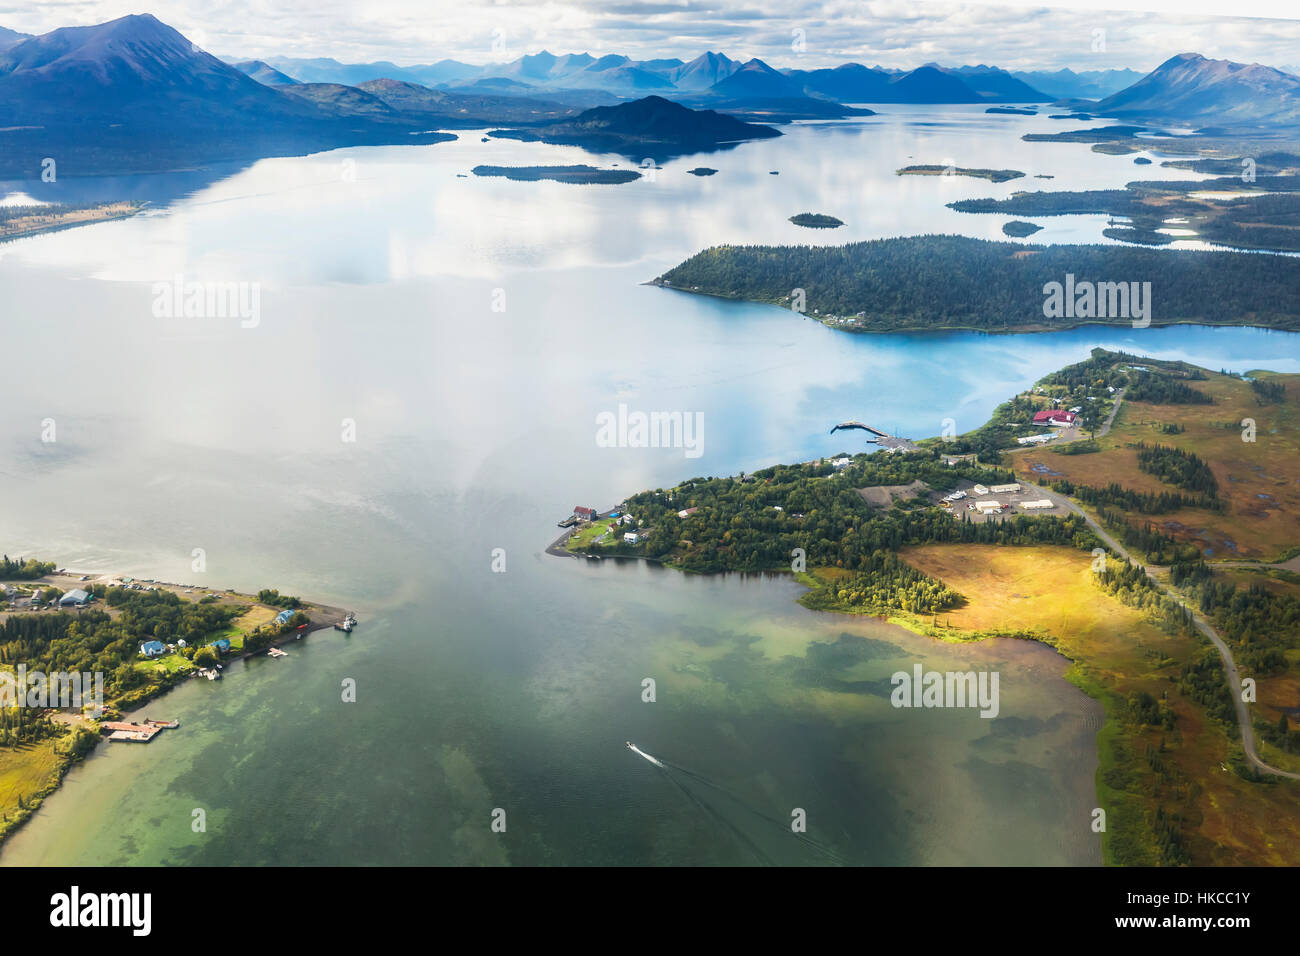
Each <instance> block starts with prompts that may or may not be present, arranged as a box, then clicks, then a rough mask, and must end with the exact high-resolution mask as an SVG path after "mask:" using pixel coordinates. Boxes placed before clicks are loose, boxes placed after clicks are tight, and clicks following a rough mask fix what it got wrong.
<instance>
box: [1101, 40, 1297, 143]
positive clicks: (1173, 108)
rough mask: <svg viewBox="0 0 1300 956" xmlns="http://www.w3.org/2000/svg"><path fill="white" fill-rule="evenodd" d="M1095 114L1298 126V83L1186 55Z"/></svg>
mask: <svg viewBox="0 0 1300 956" xmlns="http://www.w3.org/2000/svg"><path fill="white" fill-rule="evenodd" d="M1097 112H1099V113H1103V114H1105V115H1107V116H1121V117H1151V118H1160V119H1173V120H1182V121H1186V122H1206V123H1209V122H1213V123H1214V124H1215V125H1216V126H1277V125H1283V124H1294V123H1296V122H1300V77H1296V76H1292V75H1291V74H1290V73H1283V72H1282V71H1281V70H1276V69H1274V68H1272V67H1268V66H1261V65H1260V64H1258V63H1251V64H1245V63H1234V62H1232V61H1230V60H1209V59H1206V58H1205V57H1203V56H1201V55H1200V54H1198V53H1182V54H1179V55H1178V56H1175V57H1170V58H1169V59H1168V60H1166V61H1165V62H1164V63H1162V64H1160V66H1159V67H1157V68H1156V69H1155V70H1153V71H1152V72H1151V73H1149V74H1147V75H1146V76H1144V77H1143V78H1142V79H1140V80H1138V81H1137V82H1136V83H1134V84H1133V85H1132V86H1130V87H1128V88H1126V89H1124V90H1121V91H1120V92H1118V93H1115V94H1114V95H1112V96H1108V97H1106V98H1105V99H1103V100H1102V101H1101V102H1100V103H1098V104H1097Z"/></svg>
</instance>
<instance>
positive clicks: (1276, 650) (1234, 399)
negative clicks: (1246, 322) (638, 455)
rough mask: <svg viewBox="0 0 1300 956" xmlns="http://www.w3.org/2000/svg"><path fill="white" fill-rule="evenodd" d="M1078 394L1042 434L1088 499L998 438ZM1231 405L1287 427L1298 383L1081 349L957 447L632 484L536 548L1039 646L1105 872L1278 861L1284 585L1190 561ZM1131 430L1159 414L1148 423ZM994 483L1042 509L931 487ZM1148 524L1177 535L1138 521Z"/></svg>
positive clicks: (1294, 747)
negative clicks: (1241, 697)
mask: <svg viewBox="0 0 1300 956" xmlns="http://www.w3.org/2000/svg"><path fill="white" fill-rule="evenodd" d="M1121 400H1122V402H1121ZM1090 402H1091V404H1093V405H1094V406H1096V407H1095V409H1094V410H1093V412H1092V413H1091V414H1087V415H1082V416H1080V420H1079V422H1078V423H1077V424H1072V425H1071V426H1070V427H1069V428H1067V429H1065V430H1064V434H1062V435H1061V436H1060V437H1059V438H1058V439H1057V441H1058V442H1064V443H1069V442H1078V443H1079V444H1080V445H1081V446H1084V445H1089V444H1090V445H1092V446H1093V447H1091V448H1087V449H1086V453H1085V454H1081V455H1078V456H1073V457H1068V458H1063V457H1060V456H1053V458H1054V459H1055V460H1056V461H1059V462H1065V461H1069V462H1080V463H1086V464H1081V465H1080V467H1081V468H1091V469H1093V470H1092V472H1091V474H1094V475H1098V476H1099V478H1098V479H1094V481H1095V482H1096V483H1095V484H1088V485H1084V484H1083V483H1082V482H1081V481H1067V480H1065V479H1063V478H1061V477H1060V476H1059V474H1058V475H1054V474H1051V473H1048V474H1044V471H1043V470H1042V469H1041V468H1040V462H1041V452H1042V449H1036V448H1032V447H1028V448H1025V447H1021V446H1020V445H1019V444H1018V442H1017V435H1018V434H1019V433H1021V432H1023V431H1024V425H1023V424H1017V423H1023V422H1024V421H1025V420H1026V417H1030V418H1032V417H1033V413H1034V412H1035V410H1040V411H1050V410H1053V409H1062V408H1064V407H1066V406H1067V405H1070V404H1072V403H1077V404H1078V405H1082V406H1086V405H1088V404H1089V403H1090ZM1252 407H1254V408H1255V409H1256V411H1255V414H1256V415H1260V416H1263V415H1265V414H1269V415H1270V418H1271V419H1274V420H1276V416H1278V415H1285V416H1287V417H1286V419H1285V421H1286V422H1292V421H1296V420H1300V376H1297V375H1290V376H1281V375H1262V374H1261V373H1250V374H1249V375H1241V374H1235V373H1227V372H1220V373H1217V374H1216V373H1212V372H1210V371H1209V370H1206V369H1200V368H1197V367H1195V366H1192V365H1189V364H1187V363H1182V362H1174V361H1157V360H1152V359H1148V358H1144V357H1139V356H1136V355H1129V354H1125V353H1122V352H1110V351H1106V350H1103V349H1095V350H1094V351H1093V353H1092V356H1091V357H1090V358H1089V359H1087V360H1085V361H1083V362H1080V363H1077V364H1075V365H1072V366H1067V367H1066V368H1064V369H1061V370H1059V371H1057V372H1054V373H1051V374H1050V375H1048V376H1045V377H1044V378H1043V379H1041V380H1040V381H1039V382H1038V383H1037V384H1036V385H1034V386H1033V387H1032V388H1030V389H1028V390H1027V391H1025V392H1024V393H1022V394H1020V395H1017V396H1016V397H1015V398H1014V399H1012V400H1011V401H1010V402H1007V403H1004V405H1002V406H999V408H998V410H997V411H996V412H995V414H994V417H993V418H992V419H991V420H990V421H989V422H988V423H986V424H985V425H983V426H981V427H980V428H979V429H977V430H976V431H975V432H971V433H967V434H966V435H961V436H956V438H955V439H951V440H942V439H938V438H930V439H923V440H921V441H920V442H919V443H918V444H919V445H920V447H919V448H918V449H917V450H916V451H912V452H900V453H889V452H883V453H876V454H865V453H863V454H856V455H849V454H847V453H842V454H841V455H840V456H838V457H835V458H829V457H827V458H820V459H815V460H813V461H808V462H802V463H798V464H791V465H774V466H772V467H768V468H763V469H760V470H758V471H755V472H753V473H750V474H744V473H742V474H741V475H738V476H732V477H697V478H692V479H689V480H686V481H683V482H681V483H680V484H678V485H676V486H675V487H672V488H661V489H656V490H648V491H643V492H640V493H637V494H634V495H631V496H629V497H628V498H627V500H626V501H625V502H624V503H622V504H621V505H619V506H618V507H617V508H615V509H612V510H610V511H608V512H605V513H604V514H601V515H596V516H594V518H592V520H588V521H585V522H579V524H578V526H577V527H576V528H572V529H570V530H568V531H566V533H565V535H564V536H562V537H561V538H560V540H558V541H557V542H555V544H553V545H552V546H551V548H549V549H548V553H551V554H557V555H568V556H570V557H574V558H578V557H587V558H613V559H622V560H647V561H653V562H656V563H661V564H664V565H666V566H668V567H670V568H673V569H676V570H680V571H683V572H688V573H704V574H711V573H719V572H741V573H765V574H766V573H781V574H792V575H793V577H794V578H795V579H796V580H798V581H799V582H800V583H801V584H803V585H804V586H805V587H806V588H807V590H806V591H805V592H804V593H803V594H802V595H801V596H800V597H799V598H798V601H799V603H800V604H802V605H804V606H805V607H808V608H810V609H812V610H817V611H827V612H838V613H849V614H865V615H870V616H875V617H879V618H882V619H885V620H888V621H890V622H891V623H894V624H898V625H900V626H903V627H906V628H907V629H908V630H910V631H912V632H914V633H917V634H921V635H925V636H929V637H933V638H938V639H940V640H944V641H955V642H962V641H972V640H983V639H986V638H989V637H1003V638H1023V639H1030V640H1035V641H1038V642H1041V643H1044V644H1046V645H1048V646H1050V647H1052V648H1054V649H1055V650H1056V651H1057V652H1058V653H1060V654H1062V655H1063V656H1064V657H1066V658H1067V659H1068V660H1069V661H1070V662H1071V663H1070V665H1069V668H1068V670H1067V673H1066V679H1068V680H1070V681H1071V682H1072V683H1074V684H1075V685H1076V686H1077V687H1079V688H1080V689H1081V690H1083V691H1084V692H1085V693H1086V694H1088V695H1089V696H1090V697H1092V698H1094V699H1095V700H1097V701H1099V702H1100V703H1101V704H1102V707H1103V709H1104V712H1105V722H1104V724H1103V726H1102V727H1101V728H1100V729H1099V731H1098V734H1097V748H1098V761H1099V762H1098V769H1097V774H1096V786H1097V795H1098V801H1099V805H1100V806H1102V807H1103V808H1104V809H1105V810H1106V812H1107V814H1108V827H1107V831H1106V832H1105V833H1104V834H1103V836H1102V844H1103V858H1104V861H1105V862H1106V863H1107V864H1113V865H1145V866H1150V865H1184V864H1207V863H1219V864H1224V863H1228V864H1236V865H1242V864H1250V863H1253V864H1261V863H1282V862H1285V859H1284V857H1285V852H1284V851H1282V850H1278V849H1276V847H1277V846H1287V845H1290V843H1289V841H1294V840H1295V839H1300V812H1298V811H1297V809H1296V807H1295V804H1294V800H1293V799H1291V797H1292V793H1291V791H1290V790H1289V789H1288V788H1289V787H1290V786H1292V784H1291V783H1290V782H1289V781H1287V780H1285V779H1280V778H1283V777H1286V776H1294V777H1297V779H1300V773H1293V772H1292V771H1293V770H1296V769H1297V768H1300V759H1297V756H1296V755H1298V754H1300V731H1293V730H1291V729H1290V727H1289V725H1288V722H1287V719H1286V708H1287V707H1288V706H1290V704H1291V703H1292V702H1293V701H1292V694H1291V691H1290V689H1291V688H1293V687H1294V686H1295V683H1294V681H1295V676H1294V675H1293V674H1292V671H1293V670H1295V668H1296V663H1295V657H1294V655H1295V653H1296V651H1297V650H1298V649H1300V637H1298V636H1297V628H1296V626H1295V625H1296V624H1297V623H1300V574H1296V573H1292V572H1284V571H1281V570H1275V568H1276V566H1274V565H1266V564H1259V565H1256V566H1253V567H1252V568H1248V569H1242V568H1240V562H1237V563H1226V564H1222V565H1220V564H1216V563H1214V562H1212V561H1209V560H1207V558H1206V555H1205V553H1204V549H1203V548H1202V547H1201V546H1200V545H1199V544H1198V542H1197V539H1196V538H1195V537H1194V536H1195V535H1196V534H1197V533H1199V532H1197V531H1196V530H1195V525H1193V524H1191V522H1190V520H1189V517H1188V516H1189V515H1192V514H1202V515H1209V516H1211V520H1214V517H1213V516H1215V515H1218V514H1221V513H1224V512H1226V511H1227V510H1229V508H1231V509H1232V510H1234V511H1235V510H1236V509H1237V508H1239V507H1249V505H1248V502H1249V501H1250V500H1251V499H1252V498H1253V497H1254V495H1253V487H1248V488H1245V489H1242V490H1240V491H1238V490H1234V489H1227V488H1219V487H1218V486H1219V482H1218V481H1216V479H1215V477H1214V473H1220V469H1221V468H1222V467H1223V463H1224V462H1231V461H1235V460H1236V457H1237V456H1239V455H1240V450H1239V449H1240V447H1241V443H1240V442H1239V441H1237V435H1236V431H1235V430H1234V431H1233V433H1232V434H1231V435H1228V434H1227V429H1226V426H1225V425H1223V424H1222V421H1221V420H1226V418H1225V416H1230V417H1232V419H1233V420H1232V425H1233V428H1234V429H1237V427H1238V426H1237V421H1238V420H1239V419H1240V417H1241V409H1243V408H1245V409H1250V408H1252ZM1121 412H1123V414H1119V413H1121ZM1153 414H1154V415H1157V416H1159V417H1160V418H1161V419H1162V421H1160V422H1158V423H1157V427H1156V428H1154V429H1153V428H1152V426H1151V424H1150V418H1151V416H1152V415H1153ZM1112 423H1113V425H1114V427H1113V428H1112ZM1040 431H1042V429H1040ZM1147 434H1152V435H1153V438H1152V439H1146V438H1144V437H1143V436H1144V435H1147ZM1155 436H1158V440H1155ZM1216 436H1226V437H1222V439H1221V442H1220V438H1219V437H1216ZM1290 444H1293V443H1290ZM1290 444H1288V446H1287V447H1284V448H1278V449H1274V450H1271V451H1269V454H1270V457H1269V458H1268V459H1267V460H1265V461H1264V464H1265V465H1266V467H1267V471H1268V474H1269V481H1271V482H1272V483H1273V484H1276V480H1280V478H1281V477H1286V476H1288V475H1290V476H1291V477H1287V478H1286V480H1287V481H1294V479H1295V477H1297V468H1298V467H1300V466H1298V463H1300V456H1297V455H1295V454H1293V449H1292V448H1291V447H1290ZM1061 447H1062V448H1068V447H1069V444H1062V445H1061ZM1264 450H1266V451H1268V449H1267V448H1265V449H1264ZM1203 456H1204V457H1203ZM1130 459H1131V463H1127V462H1129V460H1130ZM1098 466H1099V470H1098ZM1061 467H1062V468H1064V467H1065V466H1064V465H1061ZM1107 475H1109V476H1111V478H1110V479H1106V476H1107ZM1117 475H1118V476H1119V477H1120V478H1121V479H1122V481H1123V484H1121V483H1119V482H1118V481H1115V480H1114V477H1115V476H1117ZM1106 480H1109V482H1110V483H1109V484H1107V483H1105V481H1106ZM1260 480H1261V481H1262V480H1263V479H1260ZM1031 482H1045V483H1046V484H1047V485H1048V487H1049V488H1050V489H1051V490H1050V491H1049V490H1048V489H1047V488H1042V487H1037V486H1035V485H1034V484H1031ZM1014 483H1019V485H1020V486H1023V487H1021V488H1020V491H1021V492H1022V493H1023V495H1024V496H1034V495H1046V496H1048V497H1049V498H1050V500H1051V502H1052V504H1053V507H1052V508H1051V509H1049V511H1050V513H1048V512H1047V511H1031V510H1030V509H1029V508H1023V507H1021V508H1019V510H1018V511H1017V510H1016V508H1017V506H1015V505H1013V506H1011V511H1012V513H1002V514H993V515H989V516H987V517H984V518H983V520H981V519H980V518H979V517H977V516H976V515H975V514H973V513H972V511H971V510H968V509H967V508H966V507H964V505H963V501H961V500H958V501H953V500H951V496H950V495H945V494H944V492H946V491H948V490H949V489H952V488H954V487H957V488H967V489H970V488H975V490H974V491H970V492H968V493H969V494H971V495H978V494H979V491H978V488H979V487H983V488H984V489H985V493H987V492H988V490H989V489H990V488H993V487H994V486H995V485H999V486H1000V485H1011V484H1014ZM1144 483H1145V485H1144ZM1145 487H1153V488H1155V489H1160V490H1158V491H1150V492H1149V491H1146V490H1145ZM1270 487H1272V485H1271V484H1270ZM972 500H974V499H972ZM1225 504H1226V505H1227V506H1228V508H1225ZM972 507H973V506H972ZM1085 509H1086V510H1085ZM999 510H1001V511H1003V512H1005V511H1006V509H1005V508H1002V509H999ZM1163 514H1169V515H1172V516H1176V517H1178V518H1179V519H1181V520H1180V521H1177V522H1172V523H1165V524H1157V523H1153V521H1152V516H1153V515H1156V516H1158V515H1163ZM1224 520H1226V521H1228V522H1229V523H1230V524H1231V525H1232V527H1233V529H1234V531H1233V533H1234V536H1235V537H1238V538H1240V539H1241V544H1242V546H1243V547H1246V546H1255V547H1257V548H1261V549H1264V550H1262V551H1261V554H1262V556H1263V557H1265V558H1269V557H1272V558H1274V559H1276V560H1279V561H1282V560H1286V559H1287V557H1288V556H1290V555H1293V553H1294V552H1295V551H1296V550H1297V548H1296V546H1295V545H1294V543H1292V544H1291V545H1290V546H1289V547H1287V546H1286V545H1285V543H1284V541H1283V540H1282V539H1284V538H1285V537H1286V534H1285V529H1282V530H1281V531H1271V530H1270V529H1271V528H1272V526H1271V525H1269V524H1268V522H1267V521H1266V520H1265V521H1256V522H1249V521H1248V520H1245V519H1243V518H1241V517H1236V516H1229V515H1225V519H1224ZM1179 529H1181V530H1179ZM1279 533H1280V534H1281V535H1282V538H1278V537H1277V534H1279ZM1121 542H1122V543H1121ZM1098 549H1100V550H1098ZM1099 553H1100V554H1104V555H1105V558H1104V560H1102V561H1101V563H1100V564H1098V561H1099V560H1101V559H1099V558H1098V557H1097V555H1098V554H1099ZM1144 561H1145V562H1146V563H1145V564H1144V563H1142V562H1144ZM1261 569H1262V570H1263V571H1265V572H1266V581H1265V579H1263V578H1261V577H1260V576H1259V574H1258V573H1257V572H1258V571H1259V570H1261ZM1065 622H1068V625H1066V624H1065ZM1216 628H1217V629H1218V630H1217V631H1216V630H1215V629H1216ZM842 640H843V639H842ZM1219 643H1221V644H1222V645H1223V647H1222V648H1221V649H1220V648H1219V647H1218V644H1219ZM811 653H812V649H811V648H810V650H809V654H810V655H811ZM1234 656H1235V658H1236V662H1235V664H1234V660H1233V658H1234ZM1236 666H1240V667H1241V668H1242V673H1244V674H1249V675H1253V676H1255V677H1256V678H1257V679H1258V680H1259V684H1260V688H1261V691H1260V701H1261V704H1260V705H1256V707H1257V708H1258V709H1260V710H1264V711H1265V712H1264V713H1259V712H1258V711H1257V712H1256V713H1254V714H1252V715H1251V718H1250V726H1249V727H1243V726H1242V723H1241V718H1242V717H1245V716H1246V715H1247V713H1248V712H1247V711H1246V709H1245V706H1244V705H1237V704H1234V696H1233V694H1232V692H1231V691H1230V682H1231V681H1232V680H1235V679H1236V678H1235V674H1236V670H1235V667H1236ZM844 686H852V685H850V684H845V685H844ZM1279 715H1280V716H1279ZM1252 734H1253V735H1252ZM1256 739H1258V741H1259V743H1258V747H1259V750H1258V751H1256V749H1255V748H1256V743H1255V740H1256ZM1265 760H1267V761H1268V763H1265V762H1264V761H1265ZM1278 768H1282V769H1278ZM1080 825H1086V822H1085V823H1081V824H1080Z"/></svg>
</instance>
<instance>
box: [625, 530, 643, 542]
mask: <svg viewBox="0 0 1300 956" xmlns="http://www.w3.org/2000/svg"><path fill="white" fill-rule="evenodd" d="M623 540H624V541H625V542H627V543H628V544H640V543H641V535H639V534H638V533H637V532H635V531H624V532H623Z"/></svg>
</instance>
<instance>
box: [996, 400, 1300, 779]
mask: <svg viewBox="0 0 1300 956" xmlns="http://www.w3.org/2000/svg"><path fill="white" fill-rule="evenodd" d="M1113 417H1114V416H1113V415H1112V418H1113ZM1108 424H1109V423H1108ZM1020 483H1021V484H1022V485H1024V486H1025V487H1026V488H1033V489H1034V490H1035V491H1037V492H1039V493H1040V494H1042V496H1043V497H1044V498H1050V499H1052V501H1054V502H1056V503H1057V504H1059V505H1061V506H1062V507H1064V508H1067V509H1069V510H1070V511H1073V512H1074V513H1075V514H1077V515H1079V517H1081V518H1083V520H1084V521H1085V522H1086V523H1087V525H1088V527H1089V528H1091V529H1092V531H1093V533H1094V534H1096V535H1097V537H1098V538H1100V539H1101V540H1102V543H1104V544H1105V545H1106V546H1107V547H1108V548H1110V549H1111V550H1112V551H1114V552H1115V553H1116V554H1118V555H1120V556H1121V557H1123V558H1124V560H1126V561H1128V562H1129V563H1130V564H1140V563H1141V562H1138V561H1135V560H1134V559H1133V556H1132V555H1130V554H1129V553H1128V551H1127V550H1125V548H1124V546H1123V545H1121V544H1120V543H1119V542H1118V541H1116V540H1115V539H1114V538H1113V537H1111V535H1110V534H1109V533H1108V532H1107V531H1106V530H1105V529H1104V528H1103V527H1102V526H1101V525H1100V524H1098V523H1097V522H1096V521H1095V520H1093V518H1092V517H1091V516H1090V515H1088V514H1087V513H1086V512H1085V511H1084V510H1083V509H1082V508H1080V507H1079V506H1078V505H1077V504H1075V503H1074V502H1073V501H1071V500H1070V499H1069V498H1067V497H1065V496H1064V495H1062V494H1058V493H1057V492H1055V491H1049V490H1048V489H1046V488H1040V487H1039V486H1037V485H1034V484H1031V483H1030V482H1027V481H1025V480H1023V479H1021V482H1020ZM1146 573H1147V577H1149V578H1150V579H1151V581H1152V582H1153V583H1154V584H1155V586H1156V587H1157V588H1159V589H1160V591H1161V592H1162V593H1163V594H1165V595H1166V596H1167V597H1169V598H1172V599H1173V600H1174V601H1176V602H1178V605H1179V606H1180V607H1183V608H1186V609H1187V611H1188V612H1189V613H1190V614H1191V615H1192V623H1193V624H1194V625H1195V626H1196V629H1197V630H1198V631H1200V632H1201V633H1202V634H1204V635H1205V636H1206V637H1208V638H1209V639H1210V643H1211V644H1213V645H1214V647H1215V649H1217V650H1218V652H1219V656H1220V657H1221V658H1223V669H1224V672H1225V673H1226V674H1227V678H1228V693H1229V694H1230V695H1231V696H1232V702H1233V704H1234V705H1235V706H1236V708H1237V726H1238V727H1240V728H1241V746H1242V749H1243V750H1245V752H1246V759H1247V760H1249V761H1250V762H1251V764H1252V765H1253V766H1254V767H1255V768H1256V769H1258V770H1261V771H1263V772H1264V773H1271V774H1273V775H1275V776H1278V777H1287V778H1289V779H1291V780H1300V773H1292V772H1291V771H1289V770H1280V769H1279V768H1277V767H1274V766H1273V765H1272V764H1268V763H1265V762H1264V761H1263V760H1262V759H1261V758H1260V756H1259V753H1258V752H1257V751H1256V749H1255V729H1254V728H1253V727H1252V726H1251V723H1250V708H1249V707H1248V706H1247V705H1246V702H1245V701H1244V700H1242V699H1241V676H1240V675H1239V674H1238V673H1237V662H1236V661H1234V660H1233V659H1232V651H1231V650H1229V649H1228V645H1227V644H1226V643H1224V641H1223V638H1222V637H1220V636H1219V632H1218V631H1216V630H1215V629H1214V627H1213V625H1211V624H1210V622H1209V621H1207V620H1206V619H1205V617H1204V616H1202V614H1201V613H1200V612H1199V611H1197V610H1196V609H1195V608H1193V607H1192V606H1191V605H1189V604H1188V603H1187V602H1186V601H1184V600H1183V599H1182V598H1181V597H1179V596H1178V595H1177V594H1175V593H1174V592H1173V590H1171V589H1170V588H1169V587H1167V586H1166V585H1165V584H1164V583H1162V582H1161V581H1160V580H1158V579H1157V578H1156V576H1155V575H1154V574H1152V572H1151V568H1147V569H1146Z"/></svg>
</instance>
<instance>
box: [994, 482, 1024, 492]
mask: <svg viewBox="0 0 1300 956" xmlns="http://www.w3.org/2000/svg"><path fill="white" fill-rule="evenodd" d="M989 491H991V492H993V493H994V494H995V495H1014V494H1016V493H1017V492H1019V491H1020V484H1019V482H1017V483H1015V484H1010V485H991V486H990V487H989Z"/></svg>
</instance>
